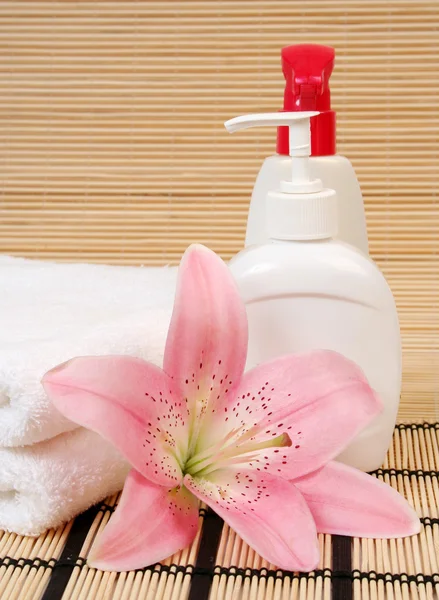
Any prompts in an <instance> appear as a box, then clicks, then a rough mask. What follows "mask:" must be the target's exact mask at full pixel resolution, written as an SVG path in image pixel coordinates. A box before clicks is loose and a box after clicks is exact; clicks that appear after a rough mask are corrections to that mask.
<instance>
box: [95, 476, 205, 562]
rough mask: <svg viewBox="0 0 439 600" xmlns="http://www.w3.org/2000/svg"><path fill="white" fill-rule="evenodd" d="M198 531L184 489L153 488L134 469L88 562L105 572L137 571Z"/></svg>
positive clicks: (189, 496)
mask: <svg viewBox="0 0 439 600" xmlns="http://www.w3.org/2000/svg"><path fill="white" fill-rule="evenodd" d="M197 530H198V500H197V499H196V498H195V496H193V495H192V494H191V493H190V492H189V491H188V490H187V489H185V488H184V487H178V488H174V489H171V490H169V489H166V488H164V487H162V486H157V485H155V484H154V483H151V482H150V481H148V480H147V479H145V478H144V477H142V476H141V475H140V474H139V473H138V472H137V471H135V470H134V469H133V470H132V471H130V473H129V474H128V477H127V480H126V482H125V487H124V489H123V493H122V497H121V500H120V502H119V505H118V507H117V509H116V512H115V513H114V515H113V516H112V517H111V519H110V521H109V523H108V525H107V526H106V527H105V529H104V531H103V532H102V533H101V534H100V535H99V536H98V538H97V540H96V542H95V543H94V545H93V547H92V549H91V553H90V556H89V559H88V563H89V565H90V566H92V567H95V568H97V569H102V570H104V571H130V570H132V569H141V568H142V567H147V566H149V565H152V564H155V563H156V562H158V561H160V560H163V559H165V558H167V557H168V556H171V555H172V554H174V552H177V551H179V550H182V549H183V548H185V547H186V546H188V545H189V544H190V543H191V542H192V541H193V539H194V538H195V535H196V533H197Z"/></svg>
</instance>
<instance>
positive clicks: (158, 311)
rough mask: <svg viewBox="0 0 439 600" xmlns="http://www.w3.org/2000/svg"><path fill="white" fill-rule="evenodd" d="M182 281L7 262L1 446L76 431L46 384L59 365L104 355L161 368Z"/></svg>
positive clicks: (172, 275) (0, 352)
mask: <svg viewBox="0 0 439 600" xmlns="http://www.w3.org/2000/svg"><path fill="white" fill-rule="evenodd" d="M176 273H177V269H176V268H173V267H169V268H168V267H160V268H158V267H111V266H107V265H89V264H56V263H45V262H41V261H32V260H25V259H14V258H11V257H0V290H1V294H0V446H3V447H14V446H22V445H29V444H33V443H36V442H40V441H42V440H45V439H49V438H51V437H54V436H56V435H58V434H60V433H62V432H64V431H69V430H72V429H73V428H75V427H76V426H75V425H74V424H73V423H71V422H70V421H67V420H66V419H65V418H64V417H62V415H61V414H60V413H58V411H56V410H55V408H54V407H53V406H52V405H51V403H50V402H49V401H48V399H47V397H46V395H45V393H44V390H43V388H42V386H41V383H40V381H41V378H42V376H43V375H44V373H45V372H46V371H48V370H49V369H51V368H53V367H55V366H56V365H58V364H60V363H62V362H64V361H66V360H69V359H70V358H73V357H74V356H80V355H81V356H84V355H99V354H128V355H132V356H136V357H139V358H144V359H145V360H149V361H151V362H153V363H155V364H157V365H161V364H162V359H163V351H164V346H165V341H166V334H167V330H168V326H169V321H170V315H171V312H172V304H173V299H174V292H175V282H176Z"/></svg>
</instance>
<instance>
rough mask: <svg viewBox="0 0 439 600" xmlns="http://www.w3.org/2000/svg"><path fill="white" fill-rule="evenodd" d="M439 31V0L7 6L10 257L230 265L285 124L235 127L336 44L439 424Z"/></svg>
mask: <svg viewBox="0 0 439 600" xmlns="http://www.w3.org/2000/svg"><path fill="white" fill-rule="evenodd" d="M438 27H439V3H438V1H437V0H430V1H416V2H413V0H391V1H387V2H385V1H381V0H378V1H377V0H368V1H367V2H364V1H362V0H334V1H325V0H307V1H305V0H300V1H299V0H272V1H268V0H267V1H265V0H251V1H250V0H241V1H233V0H230V1H222V0H218V1H217V0H204V1H203V0H200V1H183V0H166V1H165V0H162V1H145V2H139V1H130V0H128V1H123V2H122V1H120V2H99V1H98V2H88V1H83V2H70V1H65V2H40V1H31V2H30V1H20V2H8V1H4V2H1V3H0V53H1V61H0V209H1V213H0V216H1V218H0V240H1V242H0V249H1V251H2V252H5V253H10V254H16V255H21V256H33V257H43V258H47V259H57V260H88V261H95V262H110V263H130V264H140V263H146V264H164V263H167V262H176V261H178V259H179V256H180V255H181V253H182V252H183V250H184V249H185V247H186V246H187V245H188V244H189V243H190V242H192V241H199V242H203V243H205V244H208V245H209V246H210V247H212V248H213V249H214V250H216V251H218V252H220V253H221V254H222V256H223V257H224V258H229V257H230V256H232V255H233V254H234V253H235V252H236V251H238V250H239V249H240V248H241V247H242V244H243V238H244V230H245V223H246V215H247V210H248V204H249V198H250V194H251V189H252V185H253V182H254V180H255V177H256V174H257V172H258V169H259V167H260V165H261V162H262V160H263V158H264V157H265V156H267V155H269V154H271V153H273V151H274V146H275V139H274V135H275V134H274V131H271V130H269V129H262V130H260V131H258V132H251V133H248V134H246V133H242V134H241V135H240V136H237V137H231V136H229V135H228V134H227V133H226V132H225V130H224V128H223V121H224V120H226V119H228V118H230V117H232V116H234V115H237V114H241V113H245V112H252V111H255V112H256V111H269V110H270V111H272V110H276V109H278V108H280V107H281V102H282V93H283V77H282V74H281V70H280V65H279V62H280V61H279V51H280V48H281V47H282V46H284V45H288V44H293V43H301V42H317V43H319V42H320V43H323V44H329V45H333V46H334V47H335V49H336V67H335V71H334V74H333V77H332V97H333V106H334V108H335V109H336V110H337V114H338V149H339V151H340V152H341V153H343V154H345V155H347V156H348V157H349V158H350V159H351V160H352V162H353V164H354V166H355V169H356V170H357V173H358V176H359V179H360V183H361V186H362V189H363V192H364V196H365V203H366V210H367V220H368V229H369V236H370V246H371V252H372V255H373V257H374V258H375V259H376V260H377V261H378V263H379V265H380V266H381V268H382V269H383V271H384V273H385V275H386V276H387V278H388V280H389V283H390V284H391V287H392V289H393V291H394V293H395V295H396V298H397V302H398V308H399V312H400V317H401V325H402V330H403V336H404V350H405V357H404V359H405V382H404V398H405V399H406V404H407V406H409V407H410V406H411V407H413V406H414V407H415V408H416V411H417V412H421V413H422V414H423V415H424V416H430V417H431V416H433V413H435V408H434V406H435V402H437V399H438V398H437V396H438V390H439V375H438V373H439V308H438V304H439V208H438V199H437V198H438V196H437V187H438V181H437V180H438V177H437V171H438V154H439V119H438V101H437V98H438V95H439V75H438V72H439V30H438ZM419 392H420V393H419ZM416 397H418V398H419V397H422V398H424V399H425V402H427V403H428V406H427V405H425V406H424V405H419V404H416V402H417V401H416ZM428 407H429V408H428ZM404 410H405V409H404ZM410 410H411V409H410ZM427 413H428V414H427ZM403 416H408V413H407V415H406V414H403Z"/></svg>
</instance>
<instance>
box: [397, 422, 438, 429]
mask: <svg viewBox="0 0 439 600" xmlns="http://www.w3.org/2000/svg"><path fill="white" fill-rule="evenodd" d="M395 429H398V430H399V431H403V430H404V429H411V430H412V431H414V430H415V429H435V430H438V429H439V423H428V422H425V423H397V424H396V425H395Z"/></svg>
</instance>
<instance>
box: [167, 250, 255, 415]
mask: <svg viewBox="0 0 439 600" xmlns="http://www.w3.org/2000/svg"><path fill="white" fill-rule="evenodd" d="M247 335H248V334H247V317H246V313H245V307H244V304H243V302H242V300H241V299H240V297H239V294H238V291H237V288H236V285H235V282H234V280H233V278H232V276H231V274H230V272H229V269H228V267H227V266H226V264H225V263H224V262H223V261H222V260H221V259H220V258H219V256H217V255H216V254H215V253H214V252H212V251H211V250H209V249H208V248H206V247H204V246H201V245H199V244H194V245H192V246H190V247H189V248H188V250H186V252H185V254H184V255H183V258H182V260H181V263H180V268H179V275H178V283H177V292H176V297H175V304H174V312H173V315H172V319H171V324H170V328H169V333H168V339H167V343H166V350H165V358H164V370H165V371H166V373H168V374H169V375H170V376H172V377H173V378H174V379H175V380H176V381H178V382H179V384H180V385H181V386H182V389H183V392H184V396H186V397H187V398H188V399H189V402H190V407H191V409H193V410H194V411H195V414H197V415H200V414H202V413H204V411H205V409H206V407H207V405H208V404H212V403H214V402H216V401H217V400H218V398H219V397H221V396H227V395H229V394H230V393H231V392H232V389H233V388H234V387H235V386H236V384H237V383H238V382H239V380H240V378H241V376H242V373H243V371H244V365H245V360H246V355H247Z"/></svg>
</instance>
